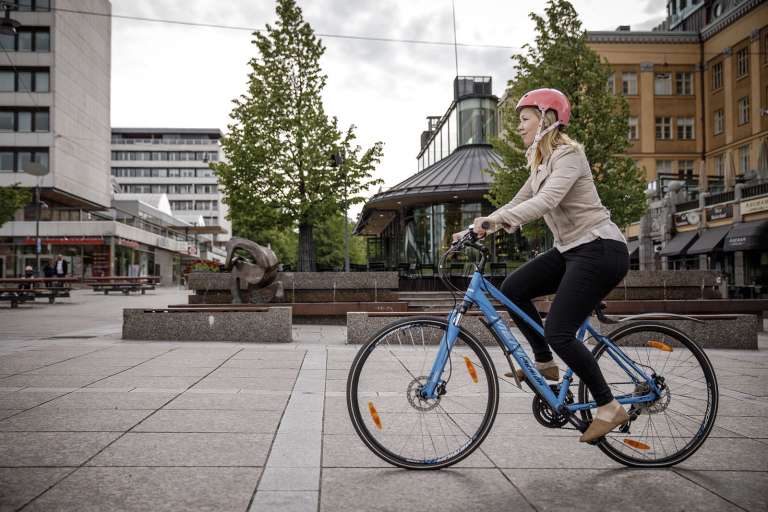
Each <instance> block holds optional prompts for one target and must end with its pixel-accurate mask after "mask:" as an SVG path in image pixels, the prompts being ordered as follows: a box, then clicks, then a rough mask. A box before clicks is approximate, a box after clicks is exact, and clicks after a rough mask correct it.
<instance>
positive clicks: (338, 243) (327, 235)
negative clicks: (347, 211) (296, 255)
mask: <svg viewBox="0 0 768 512" xmlns="http://www.w3.org/2000/svg"><path fill="white" fill-rule="evenodd" d="M354 227H355V223H354V222H350V221H349V219H347V221H346V222H344V216H343V215H341V214H336V215H333V216H331V217H328V218H326V219H324V220H323V221H322V222H321V223H320V224H318V226H317V264H318V265H321V266H323V267H333V268H337V269H339V270H341V269H343V268H344V229H346V230H347V233H349V232H350V231H351V230H352V229H354ZM349 242H350V246H349V260H350V262H351V263H355V264H358V265H364V264H365V263H366V261H367V256H366V248H365V244H366V241H365V238H363V237H359V236H355V237H352V239H351V240H350V241H349Z"/></svg>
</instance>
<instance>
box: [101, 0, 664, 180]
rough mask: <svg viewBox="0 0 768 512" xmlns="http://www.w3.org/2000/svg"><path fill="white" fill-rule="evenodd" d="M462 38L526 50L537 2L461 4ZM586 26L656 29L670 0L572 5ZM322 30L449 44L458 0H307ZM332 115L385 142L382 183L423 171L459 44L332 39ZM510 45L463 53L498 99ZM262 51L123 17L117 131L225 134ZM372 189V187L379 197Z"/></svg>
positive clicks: (161, 2) (140, 9)
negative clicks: (430, 121) (489, 80)
mask: <svg viewBox="0 0 768 512" xmlns="http://www.w3.org/2000/svg"><path fill="white" fill-rule="evenodd" d="M455 2H456V23H457V39H458V41H459V43H472V44H488V45H503V46H512V47H516V48H519V47H520V46H522V45H523V44H525V43H528V42H532V40H533V23H532V22H531V21H530V19H529V18H528V13H529V12H531V11H536V12H540V13H541V12H543V9H544V6H545V3H544V2H543V1H533V0H515V1H510V0H475V1H470V0H455ZM573 4H574V6H575V7H576V10H577V11H578V12H579V15H580V17H581V20H582V22H583V23H584V26H585V27H586V28H587V29H588V30H613V29H615V28H616V27H617V26H618V25H632V28H633V29H634V30H639V29H650V28H651V27H653V26H655V25H656V24H658V22H660V21H661V20H662V19H663V17H664V15H665V4H666V2H665V0H643V1H640V0H615V1H608V0H573ZM299 5H300V6H301V7H302V9H303V12H304V17H305V19H306V20H308V21H309V22H310V23H311V24H312V26H313V28H314V29H315V31H316V32H317V33H325V34H344V35H361V36H373V37H384V38H401V39H418V40H430V41H452V40H453V26H452V15H451V2H450V0H427V1H422V2H412V1H406V0H355V1H352V0H311V1H309V0H299ZM112 12H113V14H123V15H131V16H143V17H150V18H165V19H173V20H180V21H193V22H202V23H215V24H222V25H235V26H245V27H253V28H262V27H263V26H264V24H265V23H272V22H273V21H274V17H275V14H274V2H273V1H268V0H256V1H254V0H250V1H247V0H218V1H216V2H212V1H202V0H184V1H180V0H173V1H172V0H112ZM323 42H324V44H325V46H326V53H325V55H324V56H323V59H322V66H323V70H324V71H325V73H326V74H327V75H328V86H327V90H326V92H325V97H324V100H325V106H326V111H327V112H328V113H329V114H330V115H335V116H337V117H338V118H339V120H340V125H341V126H347V125H349V124H355V125H356V126H357V127H358V128H357V133H358V137H359V141H360V143H361V144H362V145H363V146H365V147H368V146H370V145H371V144H372V143H373V142H374V141H377V140H381V141H383V142H384V144H385V145H384V159H383V160H382V163H381V165H380V166H379V168H378V171H377V175H378V176H380V177H382V178H384V180H385V187H387V186H392V185H394V184H396V183H398V182H399V181H402V180H403V179H405V178H406V177H408V176H409V175H411V174H413V173H414V172H416V158H415V157H416V154H417V152H418V150H419V147H418V140H419V135H420V134H421V131H422V130H423V129H424V127H425V124H426V121H425V118H426V116H428V115H441V114H443V113H444V112H445V110H446V108H447V107H448V105H449V104H450V101H451V97H452V80H453V77H454V76H455V74H456V71H455V62H454V50H453V47H452V46H425V45H415V44H403V43H390V42H367V41H360V40H344V39H333V38H324V39H323ZM512 53H513V50H507V49H494V48H461V47H460V48H459V73H460V74H462V75H490V76H492V77H493V90H494V93H495V94H497V95H501V93H502V92H503V90H504V85H505V84H506V81H507V80H508V79H510V78H512V65H511V60H510V56H511V55H512ZM254 54H255V47H254V46H253V45H252V44H251V34H250V33H249V32H248V31H246V30H231V29H217V28H200V27H190V26H180V25H169V24H163V23H152V22H142V21H130V20H121V19H118V18H114V21H113V26H112V125H113V126H119V127H130V126H149V127H206V128H207V127H215V128H220V129H222V131H226V128H227V124H228V123H229V121H230V120H229V111H230V109H231V100H232V99H233V98H235V97H236V96H238V95H239V94H241V93H242V92H243V91H244V90H245V83H246V80H247V73H248V66H247V63H248V60H249V59H250V58H251V57H252V56H253V55H254ZM372 192H374V191H372Z"/></svg>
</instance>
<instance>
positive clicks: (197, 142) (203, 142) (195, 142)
mask: <svg viewBox="0 0 768 512" xmlns="http://www.w3.org/2000/svg"><path fill="white" fill-rule="evenodd" d="M112 144H155V145H162V144H169V145H180V146H182V145H192V146H215V145H218V141H217V140H216V139H112Z"/></svg>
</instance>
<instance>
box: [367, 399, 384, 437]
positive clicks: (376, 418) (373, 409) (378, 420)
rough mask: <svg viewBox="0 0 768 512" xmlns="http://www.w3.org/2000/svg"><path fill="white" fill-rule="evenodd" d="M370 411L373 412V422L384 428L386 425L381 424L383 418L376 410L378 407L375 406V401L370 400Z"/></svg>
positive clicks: (378, 427) (380, 428)
mask: <svg viewBox="0 0 768 512" xmlns="http://www.w3.org/2000/svg"><path fill="white" fill-rule="evenodd" d="M368 412H370V413H371V418H373V424H374V425H376V428H377V429H379V430H382V429H383V428H384V427H382V426H381V418H380V417H379V413H378V412H377V411H376V407H374V406H373V402H368Z"/></svg>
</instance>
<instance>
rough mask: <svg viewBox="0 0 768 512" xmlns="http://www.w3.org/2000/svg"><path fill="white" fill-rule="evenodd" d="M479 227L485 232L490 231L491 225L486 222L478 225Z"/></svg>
mask: <svg viewBox="0 0 768 512" xmlns="http://www.w3.org/2000/svg"><path fill="white" fill-rule="evenodd" d="M480 227H481V228H483V229H485V230H486V231H487V230H489V229H491V223H490V222H488V221H487V220H486V221H485V222H483V223H482V224H480Z"/></svg>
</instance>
